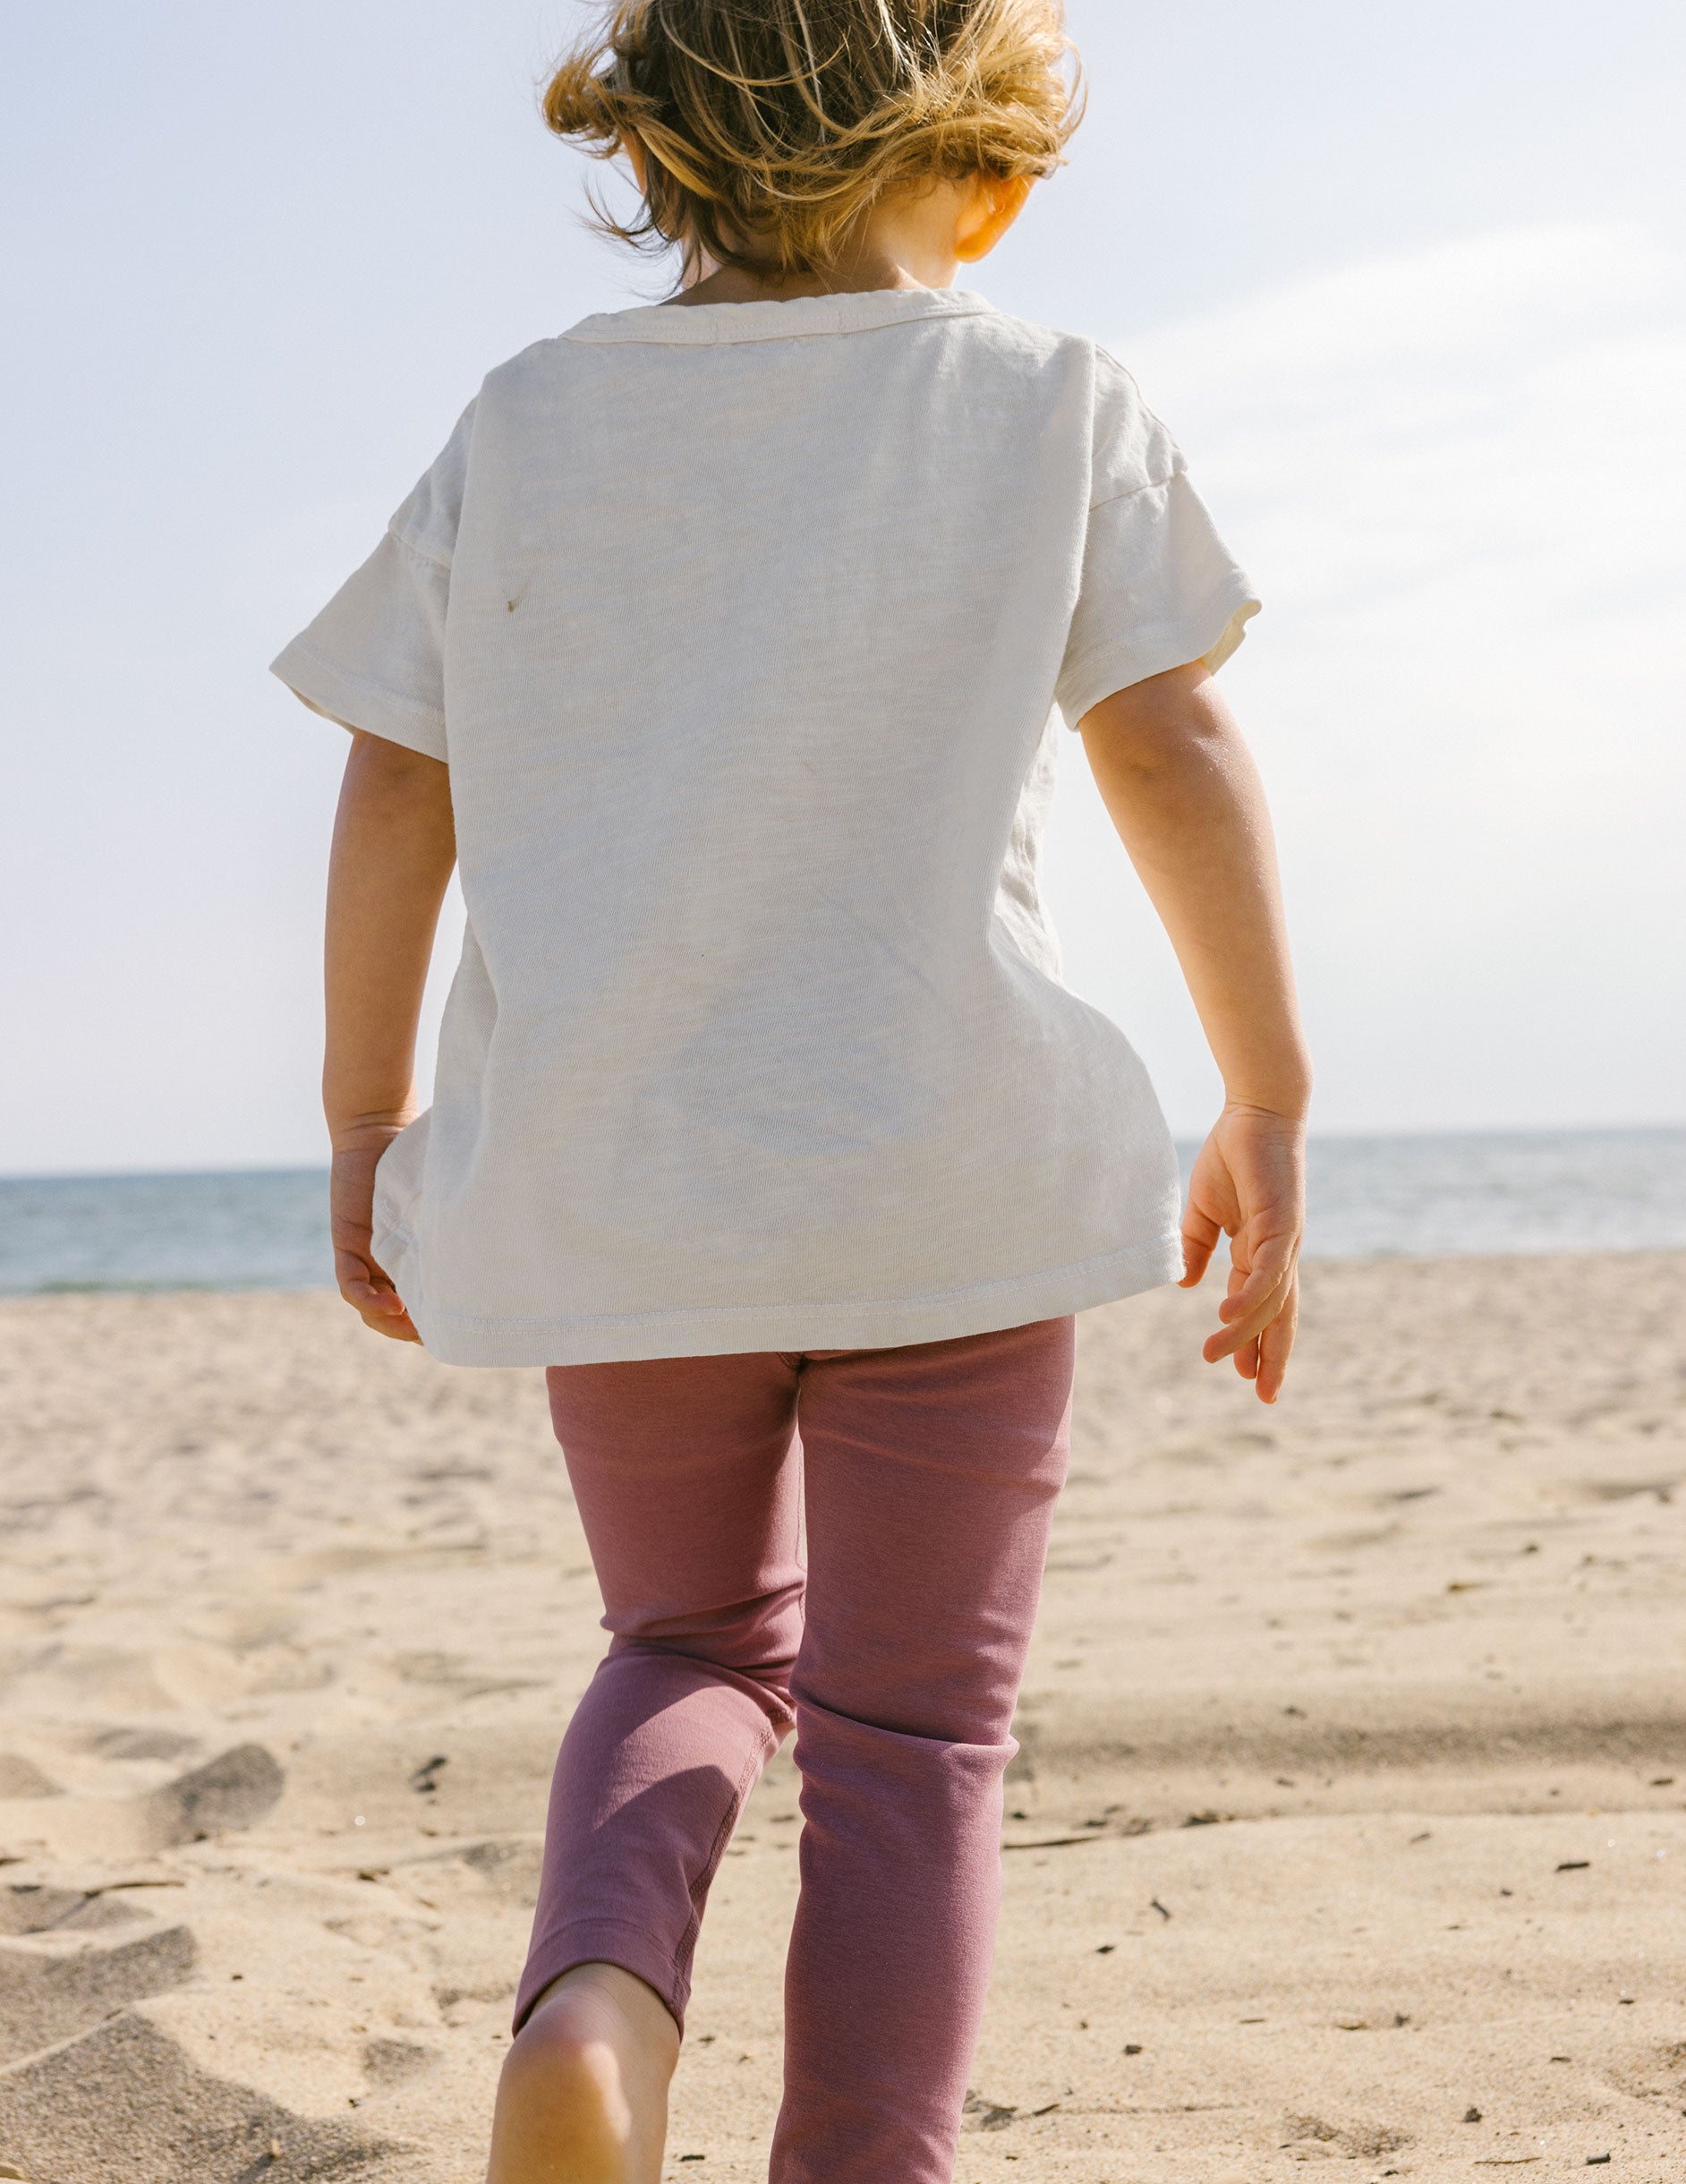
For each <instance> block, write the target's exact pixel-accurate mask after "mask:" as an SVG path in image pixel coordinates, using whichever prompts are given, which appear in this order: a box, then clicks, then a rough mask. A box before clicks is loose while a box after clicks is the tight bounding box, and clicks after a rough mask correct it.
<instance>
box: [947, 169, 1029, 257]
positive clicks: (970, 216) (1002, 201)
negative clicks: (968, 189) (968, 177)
mask: <svg viewBox="0 0 1686 2184" xmlns="http://www.w3.org/2000/svg"><path fill="white" fill-rule="evenodd" d="M1030 192H1031V178H1030V176H1029V175H1014V176H1012V178H1011V179H1010V180H1008V181H1003V180H1001V179H1000V178H999V177H998V176H995V175H988V176H981V177H980V178H979V181H978V183H977V186H976V188H975V191H974V192H973V195H972V199H971V201H970V202H969V203H968V205H967V206H966V210H965V211H964V212H963V213H962V214H961V215H960V220H959V225H958V227H957V229H956V231H955V237H954V254H955V256H956V257H957V258H958V260H959V261H960V263H961V264H962V265H965V266H972V265H975V264H976V263H977V262H978V260H979V259H980V258H987V257H988V256H989V254H990V252H992V250H993V249H994V248H995V245H996V244H997V243H999V242H1000V241H1001V237H1002V236H1003V235H1005V234H1006V233H1007V231H1008V229H1009V227H1010V226H1012V224H1013V222H1014V221H1015V220H1016V219H1017V218H1018V216H1019V214H1020V213H1021V212H1022V211H1023V210H1024V209H1025V206H1026V201H1027V200H1028V199H1029V197H1030Z"/></svg>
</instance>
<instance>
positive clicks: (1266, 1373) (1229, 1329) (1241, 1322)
mask: <svg viewBox="0 0 1686 2184" xmlns="http://www.w3.org/2000/svg"><path fill="white" fill-rule="evenodd" d="M1305 1228H1306V1126H1305V1124H1304V1123H1303V1122H1299V1121H1297V1120H1296V1119H1295V1118H1294V1117H1293V1116H1291V1115H1285V1114H1272V1113H1266V1112H1264V1110H1262V1109H1259V1108H1246V1107H1226V1108H1225V1109H1224V1111H1223V1113H1222V1115H1221V1116H1220V1117H1219V1118H1218V1122H1217V1126H1216V1128H1215V1129H1214V1130H1213V1132H1212V1135H1211V1136H1210V1137H1209V1138H1208V1139H1206V1141H1205V1145H1204V1146H1202V1147H1201V1148H1200V1157H1199V1158H1198V1159H1197V1160H1196V1162H1195V1167H1194V1174H1193V1176H1192V1177H1191V1178H1190V1180H1189V1184H1188V1211H1187V1212H1186V1213H1185V1214H1184V1215H1183V1219H1182V1261H1183V1269H1184V1271H1183V1277H1182V1284H1181V1286H1182V1287H1183V1288H1184V1289H1192V1288H1194V1287H1195V1286H1196V1284H1197V1283H1198V1282H1199V1281H1200V1279H1201V1277H1202V1275H1204V1274H1205V1270H1206V1268H1207V1267H1208V1266H1209V1265H1210V1264H1211V1260H1212V1254H1213V1251H1214V1250H1215V1249H1216V1248H1217V1242H1218V1239H1219V1237H1220V1236H1221V1235H1223V1236H1228V1237H1229V1238H1230V1293H1229V1294H1228V1296H1227V1297H1225V1299H1224V1300H1223V1302H1222V1304H1221V1305H1220V1306H1219V1307H1218V1317H1219V1318H1220V1319H1222V1321H1223V1322H1224V1326H1223V1328H1222V1332H1220V1333H1219V1334H1216V1335H1209V1336H1208V1337H1207V1339H1206V1343H1205V1351H1204V1353H1203V1354H1204V1355H1205V1360H1206V1362H1207V1363H1208V1364H1209V1365H1215V1364H1216V1363H1217V1361H1218V1360H1219V1359H1220V1358H1226V1357H1232V1358H1233V1359H1234V1360H1235V1368H1236V1370H1237V1371H1238V1372H1239V1373H1240V1374H1241V1375H1242V1376H1243V1378H1246V1379H1248V1380H1252V1381H1255V1382H1256V1384H1257V1387H1258V1395H1259V1400H1260V1402H1261V1403H1274V1402H1275V1400H1276V1398H1277V1396H1278V1395H1280V1394H1281V1393H1282V1377H1283V1375H1284V1374H1285V1373H1286V1371H1287V1369H1288V1357H1289V1352H1290V1351H1291V1350H1292V1349H1293V1346H1294V1330H1295V1328H1296V1327H1298V1326H1299V1246H1300V1241H1301V1239H1302V1237H1303V1236H1304V1233H1305Z"/></svg>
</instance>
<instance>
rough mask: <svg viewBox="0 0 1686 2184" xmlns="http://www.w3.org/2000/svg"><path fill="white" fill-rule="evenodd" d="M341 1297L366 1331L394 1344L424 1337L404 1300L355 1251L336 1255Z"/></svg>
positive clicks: (382, 1276)
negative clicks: (389, 1338)
mask: <svg viewBox="0 0 1686 2184" xmlns="http://www.w3.org/2000/svg"><path fill="white" fill-rule="evenodd" d="M334 1270H335V1274H336V1276H337V1279H338V1284H339V1293H340V1295H341V1296H342V1297H343V1298H344V1299H345V1302H346V1303H347V1304H349V1305H350V1306H351V1308H352V1310H353V1311H354V1312H355V1313H356V1314H357V1316H358V1318H360V1319H361V1320H362V1323H363V1325H364V1327H370V1328H372V1329H373V1331H374V1332H375V1333H376V1334H377V1335H390V1336H391V1337H392V1339H393V1340H394V1341H395V1342H401V1343H419V1342H420V1341H421V1335H419V1334H418V1333H417V1332H416V1328H415V1323H414V1322H413V1320H412V1319H411V1318H410V1315H409V1313H408V1311H407V1310H405V1309H404V1299H403V1298H402V1297H401V1296H399V1294H398V1292H397V1291H396V1289H395V1288H394V1287H393V1286H392V1284H391V1283H390V1282H389V1281H388V1280H387V1276H386V1275H384V1274H382V1273H381V1271H380V1269H379V1267H375V1266H372V1265H371V1264H370V1262H369V1261H368V1260H367V1259H364V1258H359V1257H358V1256H357V1255H356V1253H354V1252H352V1251H343V1250H342V1251H336V1253H335V1254H334Z"/></svg>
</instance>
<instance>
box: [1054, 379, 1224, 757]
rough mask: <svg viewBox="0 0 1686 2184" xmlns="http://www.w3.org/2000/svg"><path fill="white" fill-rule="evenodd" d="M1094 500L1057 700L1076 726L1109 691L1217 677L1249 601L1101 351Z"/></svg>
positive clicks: (1172, 448) (1138, 403)
mask: <svg viewBox="0 0 1686 2184" xmlns="http://www.w3.org/2000/svg"><path fill="white" fill-rule="evenodd" d="M1102 357H1103V367H1104V368H1103V371H1102V373H1101V376H1100V378H1099V380H1098V381H1097V399H1096V448H1095V463H1094V485H1095V499H1094V503H1093V505H1092V506H1091V508H1090V510H1089V518H1088V535H1087V540H1086V544H1085V547H1084V555H1083V577H1082V584H1081V589H1080V591H1079V593H1078V598H1077V610H1076V612H1075V613H1074V615H1073V616H1072V620H1071V628H1070V632H1069V636H1068V638H1067V643H1066V652H1065V659H1064V661H1063V662H1062V664H1061V667H1060V680H1059V684H1058V686H1057V689H1056V693H1055V695H1056V696H1057V699H1058V702H1059V705H1060V712H1062V713H1063V714H1064V715H1065V718H1066V720H1067V721H1068V722H1069V724H1070V726H1071V727H1073V728H1075V727H1076V726H1077V723H1078V721H1081V720H1082V719H1083V717H1084V715H1085V714H1086V712H1089V711H1090V710H1091V709H1092V708H1093V707H1094V706H1095V705H1098V704H1100V703H1101V701H1102V699H1103V698H1106V697H1111V695H1112V693H1113V692H1114V691H1115V690H1127V689H1128V688H1129V687H1130V685H1131V684H1132V683H1138V682H1145V680H1146V679H1147V678H1148V677H1149V676H1150V675H1162V674H1164V673H1165V672H1166V671H1167V670H1169V669H1171V668H1179V667H1185V666H1187V665H1188V662H1189V661H1195V660H1199V661H1204V662H1205V665H1206V666H1207V667H1208V668H1213V669H1215V668H1219V667H1222V664H1223V662H1224V661H1226V660H1227V659H1228V658H1229V657H1230V653H1232V652H1234V650H1235V648H1236V646H1237V645H1238V644H1239V643H1240V642H1241V637H1242V635H1243V632H1244V630H1245V627H1246V625H1247V622H1248V621H1249V620H1250V619H1251V618H1252V617H1253V616H1254V615H1256V613H1257V612H1258V610H1259V602H1258V599H1257V597H1256V594H1255V593H1254V591H1253V587H1252V586H1251V584H1249V583H1248V582H1247V577H1246V576H1244V575H1243V574H1242V572H1241V570H1240V569H1239V567H1237V566H1236V564H1235V562H1234V561H1233V560H1232V559H1231V558H1230V554H1229V552H1228V550H1226V548H1225V546H1224V544H1223V542H1222V539H1221V538H1220V537H1219V536H1218V533H1217V528H1216V526H1215V525H1214V524H1213V521H1212V517H1211V516H1210V515H1209V514H1208V513H1207V510H1206V506H1205V502H1204V501H1203V500H1202V499H1201V498H1200V496H1199V494H1198V493H1197V492H1196V491H1195V489H1194V487H1193V485H1192V484H1191V483H1190V482H1189V480H1188V470H1187V467H1186V465H1185V464H1184V462H1183V458H1182V454H1181V451H1180V450H1179V448H1178V447H1177V445H1176V443H1175V442H1174V441H1173V440H1172V439H1171V435H1170V434H1169V433H1168V432H1167V431H1165V429H1164V427H1163V426H1162V424H1161V423H1160V422H1159V420H1158V419H1157V418H1156V417H1155V416H1154V414H1153V413H1152V411H1151V410H1149V409H1147V407H1146V405H1145V404H1144V403H1143V402H1142V399H1141V397H1140V395H1139V394H1138V393H1137V390H1136V385H1135V381H1134V380H1131V379H1130V378H1129V375H1128V373H1127V372H1125V371H1123V370H1122V369H1121V367H1120V366H1118V365H1116V364H1114V363H1112V362H1111V359H1110V358H1106V357H1105V356H1104V353H1102Z"/></svg>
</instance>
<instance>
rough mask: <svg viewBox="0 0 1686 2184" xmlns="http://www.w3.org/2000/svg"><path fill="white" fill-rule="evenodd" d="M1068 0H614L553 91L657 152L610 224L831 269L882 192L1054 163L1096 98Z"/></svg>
mask: <svg viewBox="0 0 1686 2184" xmlns="http://www.w3.org/2000/svg"><path fill="white" fill-rule="evenodd" d="M1072 58H1073V49H1072V47H1071V43H1070V41H1069V38H1067V36H1066V33H1065V20H1064V11H1063V8H1062V6H1061V4H1060V0H609V4H607V5H606V6H605V7H604V8H603V10H602V19H601V21H600V27H599V29H598V30H597V32H596V34H595V35H594V36H592V37H589V38H585V39H583V41H582V42H581V43H580V44H579V45H578V46H576V47H575V49H574V50H573V51H572V52H571V53H570V54H569V55H567V57H566V59H565V60H564V61H563V63H562V64H561V65H560V67H558V70H557V72H556V73H555V75H554V76H553V77H552V78H551V80H550V82H549V86H548V88H547V89H546V90H545V93H544V117H545V120H546V122H547V123H548V124H549V126H550V128H551V129H553V130H554V131H555V132H556V133H557V135H558V136H559V137H563V138H566V139H567V140H568V141H571V142H574V143H575V144H578V145H580V146H581V147H582V148H583V149H585V150H587V151H589V152H590V153H592V156H594V157H595V158H601V159H609V158H614V156H615V155H616V153H617V152H618V151H620V150H621V149H623V147H624V146H625V144H626V140H627V138H628V136H629V135H633V134H635V135H636V136H637V137H638V139H639V140H640V141H641V142H642V143H643V147H644V149H645V151H646V153H647V154H648V168H649V171H648V178H647V181H646V184H645V190H644V208H643V216H642V218H639V219H637V220H634V221H632V222H630V223H628V222H625V221H622V220H618V219H616V218H614V217H613V216H612V215H611V214H610V213H609V211H608V210H607V209H605V208H604V206H603V205H602V204H601V202H600V200H597V199H596V198H593V199H592V210H593V212H594V214H595V215H596V218H597V222H598V225H599V226H600V227H602V228H603V229H604V230H605V231H606V232H607V233H609V234H610V235H617V236H618V237H619V238H620V239H621V241H622V242H624V243H632V244H634V245H642V246H643V247H646V248H654V249H658V250H661V249H666V248H667V247H668V246H669V245H677V246H678V247H679V248H680V249H681V250H682V251H683V252H685V259H686V260H687V263H690V264H694V263H695V262H696V260H698V259H699V258H700V257H702V255H704V254H706V255H707V256H708V257H709V258H711V259H713V260H715V261H716V263H718V264H720V265H731V266H738V267H741V268H743V269H745V270H746V271H749V272H752V273H755V274H759V275H762V276H766V275H769V274H771V275H773V276H776V277H778V276H789V275H792V274H796V273H818V272H823V271H826V270H828V269H830V267H831V266H832V265H833V264H834V263H835V262H836V259H837V254H838V252H839V246H840V244H841V243H842V242H843V240H844V237H845V236H846V235H847V232H848V230H849V229H850V228H851V227H852V226H853V225H854V224H855V222H856V220H857V219H858V218H860V217H861V216H862V214H864V212H866V211H867V210H868V209H870V208H871V207H872V206H873V204H875V203H877V202H878V201H879V200H881V199H882V198H884V197H886V196H890V195H893V194H896V193H897V192H902V191H905V190H907V189H910V188H916V187H917V186H918V185H919V183H922V182H926V181H930V180H933V179H938V178H948V179H951V180H957V181H963V180H966V179H968V178H970V177H972V176H974V175H992V176H995V177H997V178H999V179H1001V180H1003V181H1006V180H1011V179H1014V178H1018V177H1025V176H1035V175H1050V174H1052V172H1053V170H1054V169H1055V168H1056V167H1057V166H1060V163H1061V161H1062V159H1063V157H1064V150H1065V145H1066V142H1067V140H1068V139H1069V136H1070V134H1071V132H1072V131H1073V130H1074V129H1075V128H1076V127H1077V121H1078V118H1079V115H1080V107H1081V99H1080V92H1079V89H1078V83H1077V74H1076V71H1075V67H1069V65H1068V64H1069V62H1070V61H1071V60H1072Z"/></svg>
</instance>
